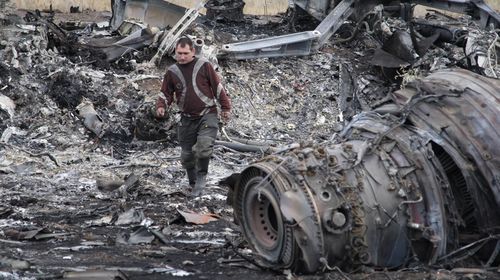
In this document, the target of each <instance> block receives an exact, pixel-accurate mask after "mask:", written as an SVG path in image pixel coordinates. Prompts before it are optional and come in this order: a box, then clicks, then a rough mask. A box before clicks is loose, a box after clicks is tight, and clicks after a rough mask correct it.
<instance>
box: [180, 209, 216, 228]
mask: <svg viewBox="0 0 500 280" xmlns="http://www.w3.org/2000/svg"><path fill="white" fill-rule="evenodd" d="M177 212H179V213H180V214H181V215H182V217H183V218H184V219H185V220H186V222H188V223H192V224H197V225H201V224H207V223H210V222H213V221H217V220H218V219H219V217H217V216H216V215H214V214H199V213H194V212H185V211H181V210H179V209H177Z"/></svg>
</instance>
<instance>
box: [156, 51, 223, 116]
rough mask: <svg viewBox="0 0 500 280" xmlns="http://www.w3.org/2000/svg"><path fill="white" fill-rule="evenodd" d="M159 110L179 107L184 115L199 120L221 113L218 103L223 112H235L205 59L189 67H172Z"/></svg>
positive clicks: (179, 65)
mask: <svg viewBox="0 0 500 280" xmlns="http://www.w3.org/2000/svg"><path fill="white" fill-rule="evenodd" d="M161 92H162V93H160V96H159V98H158V100H157V101H156V108H157V109H158V108H165V107H166V106H170V105H171V104H172V102H174V100H175V102H176V103H177V106H178V107H179V110H180V111H181V113H182V114H183V115H186V116H191V117H196V116H203V115H205V114H207V113H217V106H216V103H215V102H216V101H217V102H218V103H219V105H220V107H221V109H222V111H230V110H231V99H230V98H229V96H228V95H227V93H226V90H225V89H224V87H223V86H222V83H221V81H220V78H219V76H218V75H217V73H216V72H215V70H214V68H213V67H212V65H211V64H210V62H208V60H206V59H203V58H195V59H194V60H193V61H191V62H190V63H187V64H178V63H176V64H174V65H171V66H170V67H169V68H168V69H167V71H166V73H165V76H164V78H163V84H162V87H161Z"/></svg>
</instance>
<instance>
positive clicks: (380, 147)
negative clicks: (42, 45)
mask: <svg viewBox="0 0 500 280" xmlns="http://www.w3.org/2000/svg"><path fill="white" fill-rule="evenodd" d="M499 88H500V82H499V81H498V80H492V79H487V78H485V77H482V76H478V75H475V74H473V73H471V72H468V71H465V70H448V71H441V72H436V73H433V74H432V75H430V76H429V77H427V78H423V79H421V80H416V81H415V82H413V83H412V84H411V85H409V86H408V87H407V88H405V89H403V90H400V91H397V92H395V93H394V101H395V103H396V104H399V105H400V106H401V107H400V111H399V112H397V113H396V114H395V115H391V114H387V115H384V116H382V115H379V114H377V113H375V112H365V113H362V114H359V115H357V116H355V117H354V118H353V121H352V122H351V123H349V124H348V125H347V126H346V127H345V129H344V130H343V132H342V133H341V134H340V135H339V137H337V138H335V139H334V140H333V143H332V144H329V145H324V144H323V145H311V146H303V147H301V148H299V149H295V150H293V151H290V152H288V153H285V154H284V155H281V156H269V157H266V158H264V159H263V160H261V161H259V162H256V163H254V164H251V165H250V166H249V167H247V168H246V169H245V170H244V171H243V172H241V174H240V175H239V179H237V180H233V185H232V186H231V188H232V196H233V198H232V204H233V208H234V210H235V214H236V218H237V220H238V223H239V224H240V225H241V226H242V229H243V232H244V234H245V237H246V239H247V241H248V242H249V243H250V244H251V246H252V248H253V249H254V250H255V251H256V253H257V254H258V255H259V256H260V257H261V259H262V261H263V263H264V264H265V265H266V266H268V267H274V268H276V267H280V268H283V269H285V268H291V269H293V270H295V271H297V272H307V273H313V272H316V271H321V270H324V269H328V268H329V267H344V268H347V269H355V268H356V267H358V266H360V265H373V266H377V267H399V266H404V265H405V264H406V261H407V260H408V259H411V258H417V259H419V260H420V261H423V262H425V263H429V264H433V263H436V261H437V260H438V259H439V258H440V257H443V256H445V255H446V254H447V253H449V252H450V251H453V250H454V249H455V248H456V247H457V246H458V244H460V243H462V242H463V241H461V240H460V235H459V233H460V232H461V231H462V232H468V233H475V234H494V233H495V228H497V227H498V225H499V224H498V223H499V222H500V221H499V220H498V219H496V218H495V217H498V216H499V215H500V200H499V193H500V187H499V186H498V184H497V180H495V179H494V178H493V177H492V176H495V175H493V174H495V173H496V172H497V171H498V170H499V168H500V162H498V159H500V155H497V152H498V149H495V147H496V146H498V145H499V143H497V142H498V139H500V135H497V134H498V130H496V127H497V126H498V124H499V123H500V120H499V119H498V116H500V112H499V110H500V108H499V107H498V106H497V105H496V103H497V102H495V100H496V99H497V97H496V93H497V92H498V89H499ZM438 101H439V103H437V102H438ZM476 104H477V105H476ZM479 104H483V106H480V105H479ZM487 104H490V105H491V106H489V105H487ZM477 114H481V115H482V116H483V117H481V116H478V115H477ZM475 135H482V136H481V138H477V137H475ZM466 166H468V167H466ZM234 182H236V183H234ZM495 236H496V237H495ZM495 236H493V239H494V240H495V239H497V240H498V235H495ZM495 256H496V255H495Z"/></svg>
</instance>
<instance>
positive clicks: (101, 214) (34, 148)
mask: <svg viewBox="0 0 500 280" xmlns="http://www.w3.org/2000/svg"><path fill="white" fill-rule="evenodd" d="M3 2H4V1H2V3H1V4H2V5H8V3H7V4H5V3H3ZM7 7H8V6H7ZM6 11H7V12H4V13H3V14H2V13H1V12H0V14H1V15H2V18H1V20H2V23H3V25H2V26H0V28H1V30H0V34H1V35H2V36H1V37H0V40H1V42H0V97H2V96H6V97H8V98H9V99H10V100H12V101H13V102H14V103H15V109H13V110H9V108H8V106H7V105H6V104H9V103H8V102H3V100H5V99H0V102H2V107H1V110H0V117H1V123H0V130H1V131H2V139H1V141H0V147H1V148H0V176H1V178H0V197H1V204H0V248H1V249H0V250H1V257H0V268H1V271H2V272H0V278H2V279H3V278H5V279H53V278H62V277H65V276H66V277H68V276H69V275H68V273H69V272H85V271H86V272H89V271H93V270H98V271H101V272H102V271H115V272H116V271H121V272H122V273H124V274H125V275H126V276H127V277H128V279H173V278H177V277H179V276H184V279H277V278H278V279H279V278H281V279H290V278H291V279H387V278H389V279H423V278H429V279H485V278H489V279H495V277H498V272H495V271H486V270H479V271H477V270H473V269H465V270H463V271H462V272H460V271H455V272H451V271H450V270H451V269H452V268H453V267H451V266H444V267H426V266H425V265H423V264H422V265H415V266H413V267H412V268H409V269H404V270H399V271H377V270H375V269H373V268H366V269H363V270H359V271H354V272H352V273H349V274H348V273H344V272H339V271H336V270H334V271H331V272H325V274H322V275H318V276H293V275H291V274H290V272H287V271H270V270H264V269H260V268H259V267H258V263H256V262H255V261H254V256H253V255H252V254H251V251H250V250H249V248H248V247H247V244H246V243H245V241H244V240H243V239H242V236H241V233H240V232H239V228H238V226H237V225H235V224H234V223H233V212H232V209H231V208H230V207H229V206H228V205H227V204H226V196H227V189H226V188H224V187H221V186H219V185H218V182H219V181H220V180H221V179H222V178H224V177H226V176H227V175H229V174H231V173H232V172H235V171H238V170H240V169H241V168H242V167H243V166H244V165H245V164H248V163H249V162H251V161H252V160H254V159H256V158H259V157H260V156H261V155H259V154H250V153H242V152H236V151H234V150H232V149H229V148H225V147H223V146H217V147H216V149H215V154H214V158H213V160H212V163H211V170H210V172H211V173H210V174H211V176H210V178H209V187H208V190H207V194H206V195H205V196H203V197H201V198H198V199H192V198H189V197H188V196H187V194H188V192H187V190H186V180H185V175H184V172H183V169H182V167H181V165H180V163H179V161H178V158H179V154H180V150H179V148H177V147H176V140H175V139H176V137H175V115H173V114H172V115H171V116H170V117H169V118H168V119H165V120H158V119H155V118H154V117H153V116H152V115H151V108H152V107H153V104H154V101H155V99H156V96H157V94H158V92H159V88H160V83H161V78H162V75H163V69H164V67H165V66H166V65H169V64H171V63H173V60H172V59H171V58H165V59H164V60H163V61H162V67H160V68H156V67H150V66H148V65H147V64H145V63H142V62H144V61H147V60H148V59H149V58H151V56H152V50H151V49H146V50H143V51H137V52H132V53H130V54H128V55H126V56H124V57H122V58H120V59H119V60H118V61H117V62H113V63H108V62H105V61H103V60H102V59H101V56H100V55H99V54H98V52H95V51H93V50H91V49H88V48H83V47H82V48H80V47H76V48H75V47H74V46H71V44H70V43H69V42H61V41H57V40H52V39H51V38H52V37H51V36H50V35H47V33H50V32H49V31H48V30H47V28H46V27H45V26H44V25H43V24H40V23H38V24H35V26H36V30H32V29H30V28H28V27H26V26H24V25H25V24H26V22H25V21H24V20H22V18H21V17H15V16H13V14H16V13H17V14H21V15H22V14H23V12H19V11H17V12H16V11H14V10H8V9H6ZM41 16H43V15H41ZM71 16H72V17H73V16H74V15H71ZM93 16H95V15H93ZM96 17H104V18H106V16H102V15H97V16H96ZM64 21H65V17H64V15H61V14H57V15H56V23H59V22H64ZM16 24H18V25H16ZM388 24H389V25H390V26H391V27H393V28H396V27H400V26H401V25H404V23H402V22H400V21H391V20H389V21H388ZM288 28H289V25H288V23H287V22H286V20H282V19H280V18H269V17H264V18H253V17H248V18H245V20H243V21H241V22H237V23H224V22H210V21H208V22H204V21H203V20H201V21H199V22H198V23H196V24H194V25H193V26H192V28H191V29H190V30H189V32H188V33H189V34H191V35H194V36H198V37H202V38H203V39H204V40H205V43H206V44H208V45H220V44H224V43H228V42H231V41H236V40H240V41H242V40H248V39H255V38H260V37H265V36H269V35H277V34H279V33H280V32H286V31H285V30H288ZM296 28H299V29H300V28H301V26H300V25H299V26H297V27H296ZM302 28H304V29H307V28H308V26H303V27H302ZM345 28H346V31H345V33H346V34H351V33H352V32H351V31H350V29H351V30H352V29H353V27H352V26H351V27H349V26H346V27H345ZM362 35H363V36H358V37H355V38H354V39H353V40H350V41H346V42H345V43H342V44H337V45H329V46H327V47H325V48H323V49H322V51H321V52H319V53H317V54H314V55H311V56H308V57H293V58H286V59H258V60H253V61H231V60H223V61H220V62H219V63H220V71H221V73H222V75H223V77H224V79H225V84H226V87H227V89H228V91H229V93H230V95H231V98H232V100H233V104H234V105H233V106H234V117H233V120H232V122H231V123H230V124H229V125H228V126H226V127H225V130H226V131H227V133H229V134H230V135H231V137H240V138H248V139H252V140H258V141H270V142H271V143H272V144H273V145H275V146H279V145H284V144H289V143H292V142H296V141H300V142H304V143H306V142H312V141H327V140H328V139H330V138H331V136H332V134H334V133H335V132H337V131H339V130H340V128H341V127H342V121H341V119H339V115H342V116H343V118H344V119H349V118H350V117H351V116H353V115H354V114H355V113H356V112H359V111H360V110H362V109H370V108H371V107H372V106H374V105H375V104H380V103H382V102H383V100H384V98H385V96H386V94H387V93H388V92H390V91H392V90H393V89H395V88H397V87H399V86H400V85H399V83H397V82H395V81H391V80H387V79H386V77H384V75H382V74H381V72H380V71H379V69H378V68H376V67H374V66H372V65H371V64H368V61H367V59H366V57H368V56H369V55H370V54H372V53H373V48H374V47H376V46H378V45H379V44H380V42H379V39H378V38H377V37H376V36H372V35H370V34H368V33H363V34H362ZM75 36H76V35H75ZM81 36H83V35H81ZM346 36H347V35H346ZM484 36H487V34H486V35H484ZM68 44H69V45H68ZM460 53H461V49H460V48H458V47H456V46H453V45H447V44H444V45H443V46H442V47H440V48H435V49H433V50H432V51H430V52H429V53H428V54H427V56H426V57H424V58H423V59H421V60H420V61H419V67H418V68H415V69H416V70H413V71H409V72H407V73H403V74H402V75H401V76H402V78H404V79H411V78H412V75H420V74H423V73H425V72H427V71H429V70H432V69H437V68H440V67H451V66H463V65H467V62H466V59H465V58H464V57H463V55H461V54H460ZM494 71H495V72H496V73H497V74H499V73H500V69H499V68H498V67H496V68H494ZM349 88H356V93H357V95H356V96H352V95H346V93H345V92H349V91H346V89H349ZM84 99H88V100H90V102H91V103H92V104H93V106H94V108H95V110H96V111H97V112H98V114H99V118H100V119H101V120H102V122H103V123H105V124H106V133H105V134H104V135H103V136H102V137H98V136H97V135H96V134H94V133H93V132H91V131H89V130H88V129H86V127H85V126H84V124H83V119H82V118H81V116H79V112H78V109H77V107H78V105H79V104H80V103H81V102H82V101H83V100H84ZM341 112H342V114H341ZM179 210H180V211H183V212H180V211H179ZM189 211H193V212H194V213H198V214H201V215H204V216H202V217H204V218H206V217H207V216H206V215H208V216H209V217H213V216H215V217H216V218H217V220H216V221H213V222H210V223H206V224H194V223H192V222H187V220H188V219H187V218H186V217H185V216H183V213H184V212H189ZM460 266H467V262H462V263H458V264H455V265H454V267H460ZM65 273H66V274H65ZM83 275H84V274H83Z"/></svg>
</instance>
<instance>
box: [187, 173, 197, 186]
mask: <svg viewBox="0 0 500 280" xmlns="http://www.w3.org/2000/svg"><path fill="white" fill-rule="evenodd" d="M186 173H187V177H188V181H189V188H190V190H193V189H194V187H195V184H196V169H195V168H189V169H186Z"/></svg>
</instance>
